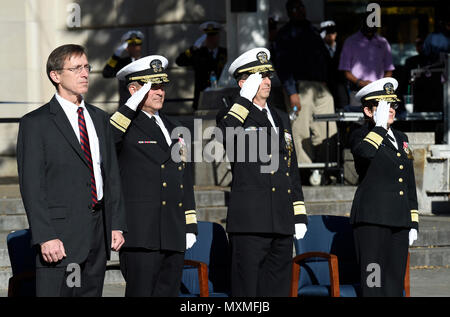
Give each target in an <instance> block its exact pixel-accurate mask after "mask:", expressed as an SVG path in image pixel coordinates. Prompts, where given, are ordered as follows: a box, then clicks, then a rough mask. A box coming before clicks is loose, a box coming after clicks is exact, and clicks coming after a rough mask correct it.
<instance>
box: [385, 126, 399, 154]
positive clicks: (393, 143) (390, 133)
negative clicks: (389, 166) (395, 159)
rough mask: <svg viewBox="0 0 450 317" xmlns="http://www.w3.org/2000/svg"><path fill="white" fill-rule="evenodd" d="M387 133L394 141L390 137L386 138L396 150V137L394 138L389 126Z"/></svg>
mask: <svg viewBox="0 0 450 317" xmlns="http://www.w3.org/2000/svg"><path fill="white" fill-rule="evenodd" d="M387 134H389V136H390V137H391V138H392V139H393V140H394V141H392V140H391V139H389V138H388V139H389V141H391V143H392V145H394V147H395V148H396V149H397V150H398V144H397V139H396V138H395V136H394V133H393V132H392V130H391V129H390V128H389V130H388V133H387Z"/></svg>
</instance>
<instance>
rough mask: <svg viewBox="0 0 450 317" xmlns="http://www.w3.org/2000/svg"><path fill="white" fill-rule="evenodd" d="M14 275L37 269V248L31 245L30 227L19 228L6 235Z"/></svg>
mask: <svg viewBox="0 0 450 317" xmlns="http://www.w3.org/2000/svg"><path fill="white" fill-rule="evenodd" d="M6 243H7V245H8V253H9V260H10V262H11V269H12V273H13V275H17V274H20V273H23V272H31V271H35V268H36V249H35V248H34V247H33V246H32V245H31V232H30V230H29V229H23V230H17V231H13V232H11V233H9V234H8V236H7V237H6Z"/></svg>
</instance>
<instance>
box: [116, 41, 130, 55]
mask: <svg viewBox="0 0 450 317" xmlns="http://www.w3.org/2000/svg"><path fill="white" fill-rule="evenodd" d="M127 47H128V43H127V42H124V43H122V44H120V46H119V47H118V48H116V50H115V51H114V55H116V56H117V57H126V56H127V55H128V51H127Z"/></svg>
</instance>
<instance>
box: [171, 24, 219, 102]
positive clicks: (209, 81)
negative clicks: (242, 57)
mask: <svg viewBox="0 0 450 317" xmlns="http://www.w3.org/2000/svg"><path fill="white" fill-rule="evenodd" d="M200 30H201V31H202V32H203V33H204V34H203V35H202V36H200V37H199V38H198V39H197V41H195V43H194V45H193V46H191V47H189V48H188V49H187V50H185V51H184V52H183V53H181V54H180V55H179V56H178V57H177V58H176V60H175V62H176V64H177V65H178V66H191V67H193V69H194V72H195V87H194V102H193V104H192V106H193V109H194V110H197V109H198V106H199V104H198V103H199V98H200V92H202V91H203V90H205V89H206V88H208V87H214V86H215V85H217V81H218V80H219V78H220V75H221V74H222V70H223V67H224V66H225V63H226V62H227V49H226V48H224V47H221V46H219V43H220V31H221V30H222V25H220V24H219V23H217V22H214V21H209V22H205V23H202V24H201V25H200ZM214 80H215V82H214Z"/></svg>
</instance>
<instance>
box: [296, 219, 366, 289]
mask: <svg viewBox="0 0 450 317" xmlns="http://www.w3.org/2000/svg"><path fill="white" fill-rule="evenodd" d="M294 245H295V250H296V254H297V255H298V254H303V253H306V252H325V253H331V254H334V255H336V256H337V257H338V263H339V282H340V284H341V285H344V284H352V285H356V284H359V278H360V274H359V266H358V264H357V259H356V252H355V245H354V241H353V230H352V226H351V224H350V221H349V218H348V217H343V216H325V215H310V216H308V231H307V232H306V235H305V237H304V238H303V239H300V240H296V239H294ZM329 284H330V278H329V269H328V262H327V260H325V259H313V260H306V261H305V262H304V263H302V264H301V270H300V280H299V290H300V289H301V288H302V287H304V286H308V285H329Z"/></svg>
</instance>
